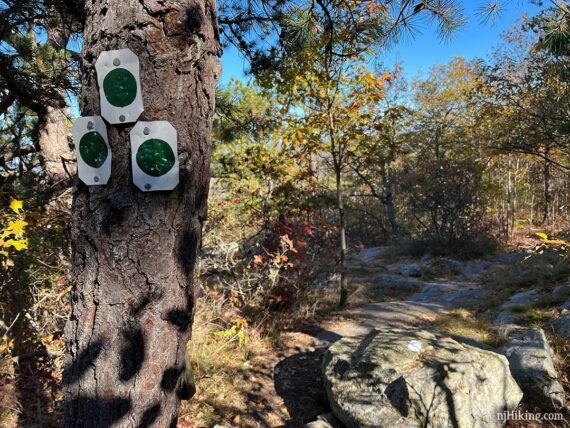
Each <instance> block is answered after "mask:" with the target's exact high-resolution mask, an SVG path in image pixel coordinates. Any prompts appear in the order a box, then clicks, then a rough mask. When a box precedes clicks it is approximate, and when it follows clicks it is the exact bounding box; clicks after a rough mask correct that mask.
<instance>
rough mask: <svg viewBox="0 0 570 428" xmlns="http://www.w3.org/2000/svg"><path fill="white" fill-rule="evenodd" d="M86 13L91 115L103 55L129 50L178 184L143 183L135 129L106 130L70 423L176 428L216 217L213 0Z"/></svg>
mask: <svg viewBox="0 0 570 428" xmlns="http://www.w3.org/2000/svg"><path fill="white" fill-rule="evenodd" d="M85 7H86V16H87V22H86V24H85V31H84V46H83V54H82V55H83V64H82V65H83V70H82V74H83V80H82V93H81V97H80V103H81V107H82V113H83V115H84V116H88V115H98V114H100V110H99V92H98V88H97V78H96V74H95V61H96V59H97V57H98V56H99V54H100V53H101V51H104V50H113V49H122V48H129V49H131V50H132V51H133V52H135V54H137V55H138V57H139V60H140V65H141V67H140V75H141V83H142V91H143V99H144V104H145V111H144V113H143V114H142V116H141V117H140V119H139V120H167V121H169V122H170V123H171V124H172V125H173V126H174V127H175V128H176V130H177V131H178V154H179V159H180V183H179V184H178V186H177V187H176V189H174V190H173V191H171V192H148V193H144V192H140V191H139V190H138V189H137V188H136V187H135V186H134V184H133V182H132V176H131V165H130V150H129V131H130V129H131V127H132V124H131V125H127V126H124V125H121V126H116V127H112V126H109V127H108V134H109V142H110V145H111V150H112V153H113V165H112V174H111V178H110V180H109V183H108V184H107V185H106V186H93V187H87V186H85V185H83V184H82V183H80V182H79V181H78V180H76V187H75V192H74V202H73V208H72V225H71V234H72V236H71V238H72V250H73V255H72V263H73V264H72V277H73V290H72V295H71V303H72V313H71V317H70V319H69V321H68V323H67V325H66V328H65V335H66V355H65V367H64V378H63V382H64V389H65V395H66V396H65V409H64V412H65V419H64V426H65V427H108V426H111V425H114V424H116V426H129V427H130V426H132V427H150V426H155V427H169V426H175V425H176V421H177V417H178V408H179V400H180V398H184V396H185V393H184V391H185V389H184V382H183V381H182V379H183V378H184V376H182V374H183V373H184V370H185V352H186V343H187V341H188V340H189V339H190V335H191V328H192V321H193V311H194V303H195V293H194V270H195V266H196V264H197V258H198V250H199V246H200V241H201V234H202V223H203V222H204V220H205V218H206V213H207V196H208V182H209V168H210V146H211V136H210V134H211V122H212V116H213V112H214V92H215V86H216V83H217V80H218V77H219V72H220V67H219V62H218V60H217V57H218V56H219V54H220V45H219V40H218V30H217V24H216V9H215V3H214V1H213V0H179V1H174V2H159V1H156V0H105V1H97V2H94V1H88V2H86V6H85Z"/></svg>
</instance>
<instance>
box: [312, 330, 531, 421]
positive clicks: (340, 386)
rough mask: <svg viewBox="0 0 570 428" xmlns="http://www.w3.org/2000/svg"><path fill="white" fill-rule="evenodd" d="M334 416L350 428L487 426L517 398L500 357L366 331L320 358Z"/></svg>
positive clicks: (444, 340) (442, 338) (437, 339)
mask: <svg viewBox="0 0 570 428" xmlns="http://www.w3.org/2000/svg"><path fill="white" fill-rule="evenodd" d="M323 374H324V380H325V386H326V390H327V395H328V397H329V401H330V403H331V407H332V410H333V413H334V414H335V416H336V417H337V418H339V419H340V420H341V421H342V422H343V423H344V424H345V425H346V426H347V427H349V428H372V427H375V428H376V427H390V428H404V427H406V428H408V427H424V426H429V427H458V428H488V427H498V426H501V425H502V423H501V422H500V421H499V420H498V417H497V415H498V414H499V413H502V412H504V411H505V410H513V409H515V408H516V407H517V405H518V404H519V402H520V400H521V398H522V392H521V390H520V388H519V387H518V385H517V384H516V382H515V381H514V379H513V378H512V376H511V374H510V372H509V363H508V361H507V359H506V358H505V357H504V356H503V355H499V354H497V353H495V352H492V351H489V350H485V349H482V348H479V347H476V346H472V345H469V344H466V343H461V342H458V341H457V340H456V339H454V338H452V337H450V336H448V335H444V334H440V333H434V332H431V331H428V330H419V329H413V330H403V329H384V330H373V331H371V332H370V333H369V334H368V335H367V336H364V337H362V336H361V337H355V338H344V339H342V340H340V341H338V342H336V343H335V344H334V345H332V346H331V347H330V348H329V349H328V351H327V352H326V353H325V357H324V361H323Z"/></svg>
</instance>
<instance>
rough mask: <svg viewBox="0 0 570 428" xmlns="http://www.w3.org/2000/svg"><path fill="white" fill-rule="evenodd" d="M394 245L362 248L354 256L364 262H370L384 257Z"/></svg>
mask: <svg viewBox="0 0 570 428" xmlns="http://www.w3.org/2000/svg"><path fill="white" fill-rule="evenodd" d="M393 248H394V247H371V248H364V249H363V250H360V252H359V253H357V254H355V255H354V256H353V258H354V259H356V260H359V261H362V262H364V263H370V262H371V261H373V260H375V259H377V258H379V257H382V256H383V255H385V254H386V253H388V252H389V251H391V250H392V249H393Z"/></svg>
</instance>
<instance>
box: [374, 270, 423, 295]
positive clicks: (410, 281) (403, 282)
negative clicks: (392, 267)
mask: <svg viewBox="0 0 570 428" xmlns="http://www.w3.org/2000/svg"><path fill="white" fill-rule="evenodd" d="M424 284H425V283H424V282H423V281H420V280H419V279H416V278H409V277H407V276H401V275H391V274H388V273H384V274H381V275H378V276H377V277H376V278H375V279H374V285H378V286H382V287H385V288H388V289H397V290H404V291H415V290H418V289H420V288H421V287H422V286H423V285H424Z"/></svg>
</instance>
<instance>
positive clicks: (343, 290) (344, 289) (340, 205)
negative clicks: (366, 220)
mask: <svg viewBox="0 0 570 428" xmlns="http://www.w3.org/2000/svg"><path fill="white" fill-rule="evenodd" d="M341 174H342V172H341V168H340V166H337V165H335V176H336V202H337V210H338V221H339V246H340V299H339V306H340V307H343V306H346V303H347V301H348V277H347V273H348V267H347V265H346V249H347V247H346V219H345V218H344V201H343V198H342V176H341Z"/></svg>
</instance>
